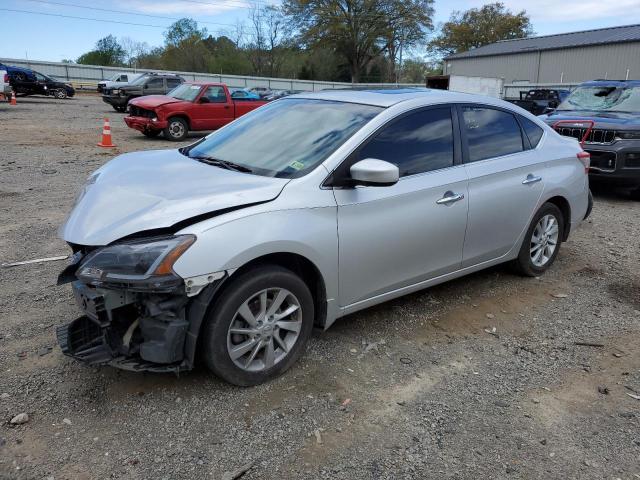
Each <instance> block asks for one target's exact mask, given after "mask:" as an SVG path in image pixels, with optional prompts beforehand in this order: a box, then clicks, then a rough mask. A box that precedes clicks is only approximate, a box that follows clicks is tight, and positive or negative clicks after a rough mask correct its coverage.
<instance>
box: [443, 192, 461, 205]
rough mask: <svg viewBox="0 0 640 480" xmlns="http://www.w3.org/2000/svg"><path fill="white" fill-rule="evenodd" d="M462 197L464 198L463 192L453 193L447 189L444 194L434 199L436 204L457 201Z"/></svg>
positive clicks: (447, 203)
mask: <svg viewBox="0 0 640 480" xmlns="http://www.w3.org/2000/svg"><path fill="white" fill-rule="evenodd" d="M463 198H464V194H463V193H453V192H451V191H448V192H446V193H445V194H444V197H442V198H441V199H439V200H436V203H437V204H438V205H449V204H450V203H455V202H458V201H460V200H462V199H463Z"/></svg>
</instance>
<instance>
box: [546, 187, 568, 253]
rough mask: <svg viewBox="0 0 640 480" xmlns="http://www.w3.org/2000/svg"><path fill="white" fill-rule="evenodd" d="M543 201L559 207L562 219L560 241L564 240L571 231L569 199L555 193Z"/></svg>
mask: <svg viewBox="0 0 640 480" xmlns="http://www.w3.org/2000/svg"><path fill="white" fill-rule="evenodd" d="M544 203H551V204H552V205H555V206H556V207H558V208H559V209H560V212H562V217H563V220H564V231H563V232H562V241H563V242H565V241H567V239H568V238H569V232H570V231H571V205H570V204H569V201H568V200H567V199H566V198H565V197H563V196H562V195H556V196H554V197H551V198H548V199H547V200H546V201H545V202H544Z"/></svg>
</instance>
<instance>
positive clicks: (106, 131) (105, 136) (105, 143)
mask: <svg viewBox="0 0 640 480" xmlns="http://www.w3.org/2000/svg"><path fill="white" fill-rule="evenodd" d="M98 146H99V147H115V145H114V144H113V143H111V125H110V124H109V119H108V118H106V117H105V119H104V127H102V141H101V142H100V143H99V144H98Z"/></svg>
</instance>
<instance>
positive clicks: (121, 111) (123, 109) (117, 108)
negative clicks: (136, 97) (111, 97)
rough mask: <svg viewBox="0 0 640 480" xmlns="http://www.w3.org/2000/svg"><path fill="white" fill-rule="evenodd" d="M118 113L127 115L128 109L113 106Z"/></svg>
mask: <svg viewBox="0 0 640 480" xmlns="http://www.w3.org/2000/svg"><path fill="white" fill-rule="evenodd" d="M111 106H112V107H113V109H114V110H115V111H116V112H120V113H125V112H126V111H127V107H121V106H119V105H111Z"/></svg>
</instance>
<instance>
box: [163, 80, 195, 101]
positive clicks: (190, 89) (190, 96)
mask: <svg viewBox="0 0 640 480" xmlns="http://www.w3.org/2000/svg"><path fill="white" fill-rule="evenodd" d="M201 89H202V85H190V84H188V83H183V84H182V85H178V86H177V87H176V88H174V89H173V90H171V91H170V92H169V93H167V95H168V96H169V97H173V98H177V99H178V100H186V101H187V102H193V101H194V100H195V99H196V97H197V96H198V93H200V90H201Z"/></svg>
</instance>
